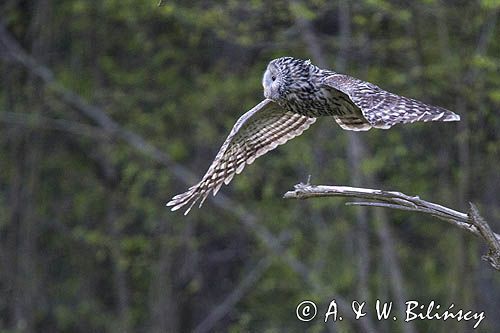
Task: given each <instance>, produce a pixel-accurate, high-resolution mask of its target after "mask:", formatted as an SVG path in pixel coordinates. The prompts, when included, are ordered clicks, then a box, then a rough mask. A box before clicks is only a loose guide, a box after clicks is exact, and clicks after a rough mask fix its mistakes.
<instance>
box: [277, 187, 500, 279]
mask: <svg viewBox="0 0 500 333" xmlns="http://www.w3.org/2000/svg"><path fill="white" fill-rule="evenodd" d="M331 196H337V197H349V198H360V199H364V200H371V201H369V202H349V203H348V205H358V206H377V207H384V208H392V209H400V210H406V211H413V212H420V213H424V214H429V215H432V216H434V217H437V218H438V219H441V220H444V221H446V222H448V223H451V224H453V225H454V226H456V227H458V228H460V229H462V230H465V231H467V232H469V233H471V234H473V235H474V236H476V237H479V238H481V239H483V240H484V241H485V242H486V243H487V244H488V246H489V248H490V249H489V252H488V254H487V255H485V256H483V259H484V260H486V261H488V262H489V263H490V265H491V266H492V267H493V268H495V269H496V270H499V271H500V235H499V234H496V233H494V232H493V231H492V230H491V228H490V226H489V225H488V223H487V222H486V221H485V220H484V219H483V218H482V217H481V216H480V215H479V213H478V211H477V209H476V207H475V206H474V205H472V204H471V208H470V213H469V214H465V213H462V212H459V211H456V210H453V209H451V208H448V207H445V206H441V205H438V204H435V203H432V202H429V201H425V200H422V199H420V198H419V197H418V196H409V195H406V194H403V193H401V192H394V191H383V190H377V189H368V188H360V187H349V186H326V185H309V184H302V183H301V184H297V185H295V189H294V190H293V191H288V192H286V193H285V195H284V196H283V197H284V198H286V199H309V198H317V197H331Z"/></svg>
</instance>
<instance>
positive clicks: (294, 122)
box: [167, 57, 460, 214]
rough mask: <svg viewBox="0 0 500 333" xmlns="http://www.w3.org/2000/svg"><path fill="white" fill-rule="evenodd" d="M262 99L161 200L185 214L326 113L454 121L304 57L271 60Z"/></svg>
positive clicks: (373, 122)
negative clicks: (198, 172) (202, 170)
mask: <svg viewBox="0 0 500 333" xmlns="http://www.w3.org/2000/svg"><path fill="white" fill-rule="evenodd" d="M262 85H263V87H264V96H265V99H264V100H263V101H262V102H260V103H259V104H257V105H256V106H255V107H254V108H252V109H251V110H250V111H248V112H247V113H245V114H244V115H242V116H241V117H240V118H239V119H238V121H237V122H236V124H235V125H234V127H233V129H232V130H231V132H230V133H229V136H228V137H227V139H226V141H225V142H224V143H223V144H222V147H221V148H220V150H219V152H218V153H217V156H216V157H215V160H214V161H213V162H212V164H211V165H210V168H208V171H207V172H206V174H205V176H203V178H202V180H201V181H200V182H199V183H198V184H196V185H194V186H192V187H190V188H189V189H188V191H187V192H184V193H182V194H179V195H176V196H174V197H173V198H172V200H171V201H170V202H168V203H167V206H173V207H172V210H177V209H179V208H181V207H183V206H184V205H188V204H189V206H188V208H187V210H186V212H185V214H187V213H189V211H190V210H191V207H193V205H194V204H195V203H196V202H197V201H198V200H200V199H201V201H200V205H199V206H200V207H201V205H202V204H203V202H204V201H205V199H206V198H207V196H208V194H209V193H210V192H211V191H213V195H215V194H216V193H217V192H218V191H219V189H220V187H221V186H222V184H229V182H230V181H231V180H232V179H233V177H234V175H235V174H239V173H240V172H241V171H242V170H243V168H244V167H245V165H246V164H251V163H252V162H253V161H254V160H255V159H256V158H257V157H259V156H261V155H264V154H265V153H267V152H268V151H270V150H272V149H274V148H276V147H277V146H278V145H281V144H284V143H285V142H287V141H288V140H290V139H292V138H294V137H296V136H298V135H300V134H302V132H304V131H305V130H306V129H307V128H308V127H309V126H310V125H311V124H312V123H314V122H315V121H316V118H317V117H322V116H331V117H333V119H335V121H336V122H337V123H338V124H339V125H340V127H342V128H343V129H345V130H351V131H367V130H369V129H370V128H372V127H375V128H382V129H388V128H390V127H392V126H393V125H395V124H400V123H402V124H407V123H413V122H416V121H424V122H426V121H459V120H460V116H458V115H457V114H455V113H453V112H451V111H448V110H446V109H443V108H441V107H437V106H431V105H427V104H424V103H422V102H419V101H417V100H414V99H411V98H407V97H403V96H398V95H395V94H392V93H390V92H387V91H385V90H383V89H381V88H379V87H378V86H376V85H374V84H371V83H369V82H365V81H362V80H359V79H356V78H353V77H351V76H348V75H344V74H339V73H336V72H333V71H331V70H326V69H321V68H319V67H317V66H315V65H313V64H311V62H310V61H309V60H300V59H295V58H292V57H283V58H278V59H275V60H272V61H271V62H270V63H269V65H268V66H267V69H266V71H265V73H264V77H263V79H262Z"/></svg>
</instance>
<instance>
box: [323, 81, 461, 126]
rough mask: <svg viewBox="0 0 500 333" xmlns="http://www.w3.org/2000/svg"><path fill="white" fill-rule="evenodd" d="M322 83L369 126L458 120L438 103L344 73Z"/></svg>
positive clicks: (455, 115)
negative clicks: (344, 98) (342, 96)
mask: <svg viewBox="0 0 500 333" xmlns="http://www.w3.org/2000/svg"><path fill="white" fill-rule="evenodd" d="M323 84H324V85H326V86H328V87H331V88H334V89H336V90H338V91H340V92H341V93H343V94H345V95H346V96H347V97H348V98H349V99H350V101H352V103H353V104H354V105H355V106H357V107H358V108H359V109H360V110H361V112H362V114H363V116H364V118H365V119H366V120H367V121H368V122H369V123H370V125H371V126H373V127H376V128H383V129H387V128H390V127H392V126H393V125H395V124H407V123H413V122H416V121H424V122H426V121H459V120H460V116H459V115H457V114H455V113H453V112H451V111H449V110H446V109H444V108H441V107H438V106H432V105H428V104H424V103H422V102H419V101H417V100H414V99H411V98H408V97H403V96H398V95H396V94H393V93H390V92H388V91H385V90H383V89H381V88H379V87H378V86H376V85H374V84H372V83H369V82H365V81H362V80H359V79H356V78H353V77H351V76H348V75H343V74H333V75H330V76H328V77H326V78H325V79H324V80H323Z"/></svg>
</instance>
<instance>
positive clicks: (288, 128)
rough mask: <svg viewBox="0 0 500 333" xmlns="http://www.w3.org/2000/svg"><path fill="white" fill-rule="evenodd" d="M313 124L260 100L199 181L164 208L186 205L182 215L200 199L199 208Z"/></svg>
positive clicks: (307, 118) (238, 123)
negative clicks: (241, 173) (253, 165)
mask: <svg viewBox="0 0 500 333" xmlns="http://www.w3.org/2000/svg"><path fill="white" fill-rule="evenodd" d="M315 121H316V118H309V117H305V116H302V115H299V114H295V113H292V112H288V111H285V110H284V109H283V108H281V107H280V106H279V105H278V104H276V103H275V102H273V101H271V100H270V99H265V100H263V101H262V102H260V103H259V104H257V105H256V106H255V107H254V108H252V109H251V110H250V111H248V112H247V113H245V114H244V115H243V116H241V117H240V119H238V121H237V122H236V124H235V125H234V127H233V129H232V130H231V132H230V133H229V136H228V137H227V139H226V141H224V143H223V144H222V147H221V148H220V150H219V152H218V153H217V156H216V157H215V160H214V161H213V162H212V165H210V168H208V171H207V173H206V174H205V176H203V178H202V180H201V181H200V182H199V183H198V184H196V185H194V186H191V187H190V188H189V189H188V191H186V192H184V193H182V194H179V195H176V196H174V197H173V198H172V200H170V201H169V202H168V203H167V206H173V207H172V210H177V209H179V208H181V207H182V206H184V205H187V204H189V207H188V209H187V210H186V212H185V213H184V215H187V213H189V211H190V210H191V208H192V207H193V205H194V204H195V203H196V202H197V201H198V200H200V199H201V202H200V207H201V205H202V204H203V202H204V201H205V199H206V197H207V196H208V194H209V193H210V191H213V195H215V194H216V193H217V192H218V191H219V189H220V187H221V186H222V184H223V183H225V184H226V185H227V184H229V182H230V181H231V180H232V179H233V176H234V175H235V174H239V173H240V172H241V171H242V170H243V168H244V167H245V165H246V164H251V163H253V161H254V160H255V159H256V158H257V157H259V156H261V155H264V154H265V153H267V152H268V151H270V150H272V149H274V148H276V147H277V146H278V145H281V144H284V143H285V142H287V141H288V140H290V139H292V138H294V137H296V136H298V135H300V134H302V132H304V131H305V130H306V129H307V128H309V126H310V125H311V124H312V123H314V122H315Z"/></svg>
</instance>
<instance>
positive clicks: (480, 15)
mask: <svg viewBox="0 0 500 333" xmlns="http://www.w3.org/2000/svg"><path fill="white" fill-rule="evenodd" d="M164 2H165V4H164V6H162V7H157V3H156V0H151V1H133V0H120V1H118V0H102V1H87V0H72V1H62V0H38V1H26V0H6V1H2V3H1V5H0V87H1V88H0V331H1V332H191V331H195V332H209V331H213V332H304V331H306V330H307V331H311V332H325V331H326V332H375V331H378V332H388V331H394V332H405V333H406V332H408V333H412V332H426V331H432V332H450V331H453V332H468V331H470V330H471V329H472V325H473V323H471V322H468V323H466V322H463V321H462V322H456V321H452V320H448V321H446V322H443V321H436V320H434V321H418V322H417V321H415V322H410V323H404V321H403V320H398V321H392V320H390V321H380V322H379V321H377V320H376V318H375V313H374V311H370V312H369V315H368V316H367V317H365V318H363V319H361V320H358V321H356V320H353V318H352V315H350V316H349V314H348V313H345V315H344V317H345V319H344V320H343V321H342V322H337V323H335V324H334V325H327V324H325V323H324V313H325V311H326V308H327V305H328V303H329V302H330V301H331V300H332V299H336V300H337V302H338V303H339V306H341V308H340V309H341V311H342V310H344V309H346V307H345V304H349V303H350V302H351V301H352V300H360V301H361V300H366V301H367V302H368V306H369V307H370V308H371V309H373V307H374V304H375V300H376V299H381V300H383V301H386V300H387V301H391V300H392V301H394V307H395V311H396V312H397V314H398V316H399V317H400V318H401V319H402V318H404V317H403V312H402V311H403V307H404V302H405V301H406V300H412V299H414V300H419V301H421V302H429V301H430V300H435V301H436V302H437V303H439V304H441V305H442V307H443V308H447V307H448V306H449V304H451V303H454V304H455V309H457V308H463V309H472V310H474V311H485V316H486V319H485V320H484V321H483V322H482V323H481V325H480V326H479V329H478V331H480V332H500V313H499V311H500V310H499V309H500V274H499V273H498V272H495V271H494V270H492V269H491V268H490V266H489V265H488V264H486V263H484V262H482V261H481V259H480V257H481V254H483V253H484V252H485V251H486V247H485V246H484V245H483V243H481V242H480V241H479V240H478V239H475V238H473V237H472V236H469V235H467V234H465V233H463V232H462V231H459V230H458V229H455V228H454V227H452V226H450V225H447V224H446V223H444V222H442V221H439V220H436V219H434V218H431V217H430V216H427V215H421V214H414V213H408V212H397V211H392V210H391V211H388V210H381V209H368V208H358V207H347V206H345V205H344V204H345V200H342V199H316V200H308V201H293V200H284V199H282V194H283V193H284V192H285V191H287V190H289V189H291V188H292V187H293V185H294V184H296V183H298V182H300V181H305V180H306V179H307V176H308V175H309V174H310V175H312V183H314V184H335V185H351V186H363V187H375V188H381V189H386V190H397V191H401V192H404V193H407V194H411V195H420V196H421V197H422V198H424V199H427V200H430V201H433V202H436V203H440V204H443V205H445V206H448V207H451V208H454V209H457V210H460V211H463V212H465V211H466V210H467V207H468V201H472V202H474V203H476V204H477V205H478V207H479V209H480V211H481V213H482V215H483V216H484V217H485V218H486V219H487V220H488V221H489V222H490V224H491V226H492V228H493V229H494V230H495V231H497V232H498V231H499V230H500V222H499V221H500V205H499V194H500V172H499V171H500V141H499V135H500V134H499V133H500V118H499V117H498V115H499V114H498V112H499V105H500V74H499V73H500V59H499V56H500V38H499V36H500V29H499V24H500V23H499V22H498V21H499V20H498V16H499V8H500V2H499V1H498V0H474V1H469V0H467V1H465V0H462V1H445V0H420V1H386V0H361V1H347V0H339V1H324V0H311V1H300V0H296V1H272V2H271V1H263V0H252V1H234V0H228V1H222V2H221V1H213V0H206V1H189V0H182V1H181V0H177V1H164ZM284 55H291V56H295V57H299V58H310V59H311V60H312V61H313V63H315V64H317V65H320V66H323V67H327V68H331V69H334V70H336V71H338V72H343V73H348V74H350V75H353V76H356V77H359V78H361V79H364V80H369V81H371V82H373V83H375V84H377V85H380V86H381V87H383V88H385V89H387V90H389V91H392V92H395V93H398V94H401V95H405V96H410V97H414V98H417V99H420V100H422V101H425V102H428V103H431V104H436V105H439V106H443V107H446V108H449V109H450V110H453V111H455V112H456V113H458V114H460V115H461V117H462V121H461V122H459V123H427V124H414V125H408V126H396V127H394V128H393V129H391V130H390V131H383V130H371V131H369V132H366V133H350V132H347V131H343V130H341V129H340V127H339V126H338V125H336V123H335V122H334V121H333V120H332V119H320V120H319V121H318V122H317V123H316V124H315V125H314V126H312V128H311V129H309V130H308V131H307V132H306V133H304V134H303V135H302V136H301V137H299V138H297V139H294V140H293V141H291V142H289V143H288V144H286V145H284V146H281V147H280V148H279V149H277V150H275V151H273V152H272V153H270V154H268V155H266V156H265V157H263V158H260V159H259V160H258V161H257V162H256V163H254V164H253V165H252V166H250V167H247V168H246V169H245V172H243V173H242V174H241V175H239V176H237V177H235V179H234V180H233V182H232V184H231V185H230V186H224V187H223V188H222V189H221V191H220V193H219V194H218V195H217V197H215V198H212V197H210V198H209V199H208V200H207V202H206V203H205V205H204V207H203V209H193V211H192V212H191V213H190V214H189V216H187V217H185V216H183V215H182V214H181V213H180V212H171V211H170V210H169V209H167V208H166V207H165V206H164V205H165V203H166V202H167V201H168V200H169V199H170V198H171V197H172V196H173V195H175V194H177V193H179V192H182V191H184V190H185V189H186V188H187V187H188V186H190V185H192V184H194V183H195V182H196V181H198V180H199V178H200V177H201V176H202V175H203V174H204V172H205V171H206V168H207V167H208V166H209V163H210V162H211V161H212V159H213V157H214V155H215V153H216V152H217V150H218V149H219V147H220V145H221V143H222V142H223V140H224V139H225V137H226V135H227V134H228V132H229V129H230V128H231V127H232V126H233V124H234V122H235V121H236V119H237V118H238V117H239V116H240V115H241V114H243V113H244V112H246V111H247V110H248V109H250V108H251V107H252V106H254V105H255V104H257V103H258V102H259V101H260V100H262V98H263V96H262V87H261V83H260V82H261V76H262V74H263V71H264V69H265V67H266V65H267V63H268V61H269V60H271V59H273V58H276V57H278V56H284ZM305 299H308V300H313V301H315V302H316V303H317V304H318V308H319V314H318V315H319V316H318V317H317V318H316V319H315V320H313V321H311V322H308V323H302V322H300V321H299V320H298V319H297V318H296V316H295V307H296V306H297V304H298V303H299V302H301V301H302V300H305ZM344 312H345V311H344Z"/></svg>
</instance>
